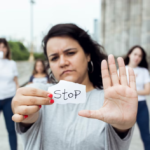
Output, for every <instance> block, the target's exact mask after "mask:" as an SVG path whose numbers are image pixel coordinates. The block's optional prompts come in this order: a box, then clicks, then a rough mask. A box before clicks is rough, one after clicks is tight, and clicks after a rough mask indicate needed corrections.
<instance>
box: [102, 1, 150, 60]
mask: <svg viewBox="0 0 150 150" xmlns="http://www.w3.org/2000/svg"><path fill="white" fill-rule="evenodd" d="M101 44H102V45H103V46H104V47H105V50H106V52H107V53H108V54H110V53H111V54H114V55H115V56H123V55H125V54H126V53H127V51H128V50H129V49H130V48H131V47H132V46H134V45H141V46H142V47H143V48H144V49H145V50H146V52H147V54H148V56H149V57H150V0H101Z"/></svg>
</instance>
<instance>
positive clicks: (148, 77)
mask: <svg viewBox="0 0 150 150" xmlns="http://www.w3.org/2000/svg"><path fill="white" fill-rule="evenodd" d="M149 82H150V74H149V72H148V70H147V69H145V71H144V84H146V83H149Z"/></svg>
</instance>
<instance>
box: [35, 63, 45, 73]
mask: <svg viewBox="0 0 150 150" xmlns="http://www.w3.org/2000/svg"><path fill="white" fill-rule="evenodd" d="M35 69H36V72H37V73H42V72H43V70H44V68H43V64H42V62H41V61H38V62H36V68H35Z"/></svg>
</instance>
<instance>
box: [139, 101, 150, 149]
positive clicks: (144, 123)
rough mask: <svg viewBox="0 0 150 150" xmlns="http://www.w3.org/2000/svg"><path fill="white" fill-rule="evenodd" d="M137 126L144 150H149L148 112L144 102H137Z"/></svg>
mask: <svg viewBox="0 0 150 150" xmlns="http://www.w3.org/2000/svg"><path fill="white" fill-rule="evenodd" d="M137 124H138V127H139V130H140V134H141V138H142V141H143V144H144V148H145V150H150V132H149V112H148V107H147V104H146V101H139V102H138V113H137Z"/></svg>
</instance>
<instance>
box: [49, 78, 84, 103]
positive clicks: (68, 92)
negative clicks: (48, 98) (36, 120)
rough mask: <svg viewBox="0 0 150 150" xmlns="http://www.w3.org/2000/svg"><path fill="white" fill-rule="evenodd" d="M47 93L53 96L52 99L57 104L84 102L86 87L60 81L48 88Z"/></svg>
mask: <svg viewBox="0 0 150 150" xmlns="http://www.w3.org/2000/svg"><path fill="white" fill-rule="evenodd" d="M48 92H50V93H51V94H53V99H54V101H55V103H58V104H67V103H74V104H78V103H85V102H86V86H85V85H82V84H78V83H73V82H68V81H64V80H60V82H59V83H58V84H56V85H54V86H51V87H49V88H48Z"/></svg>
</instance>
